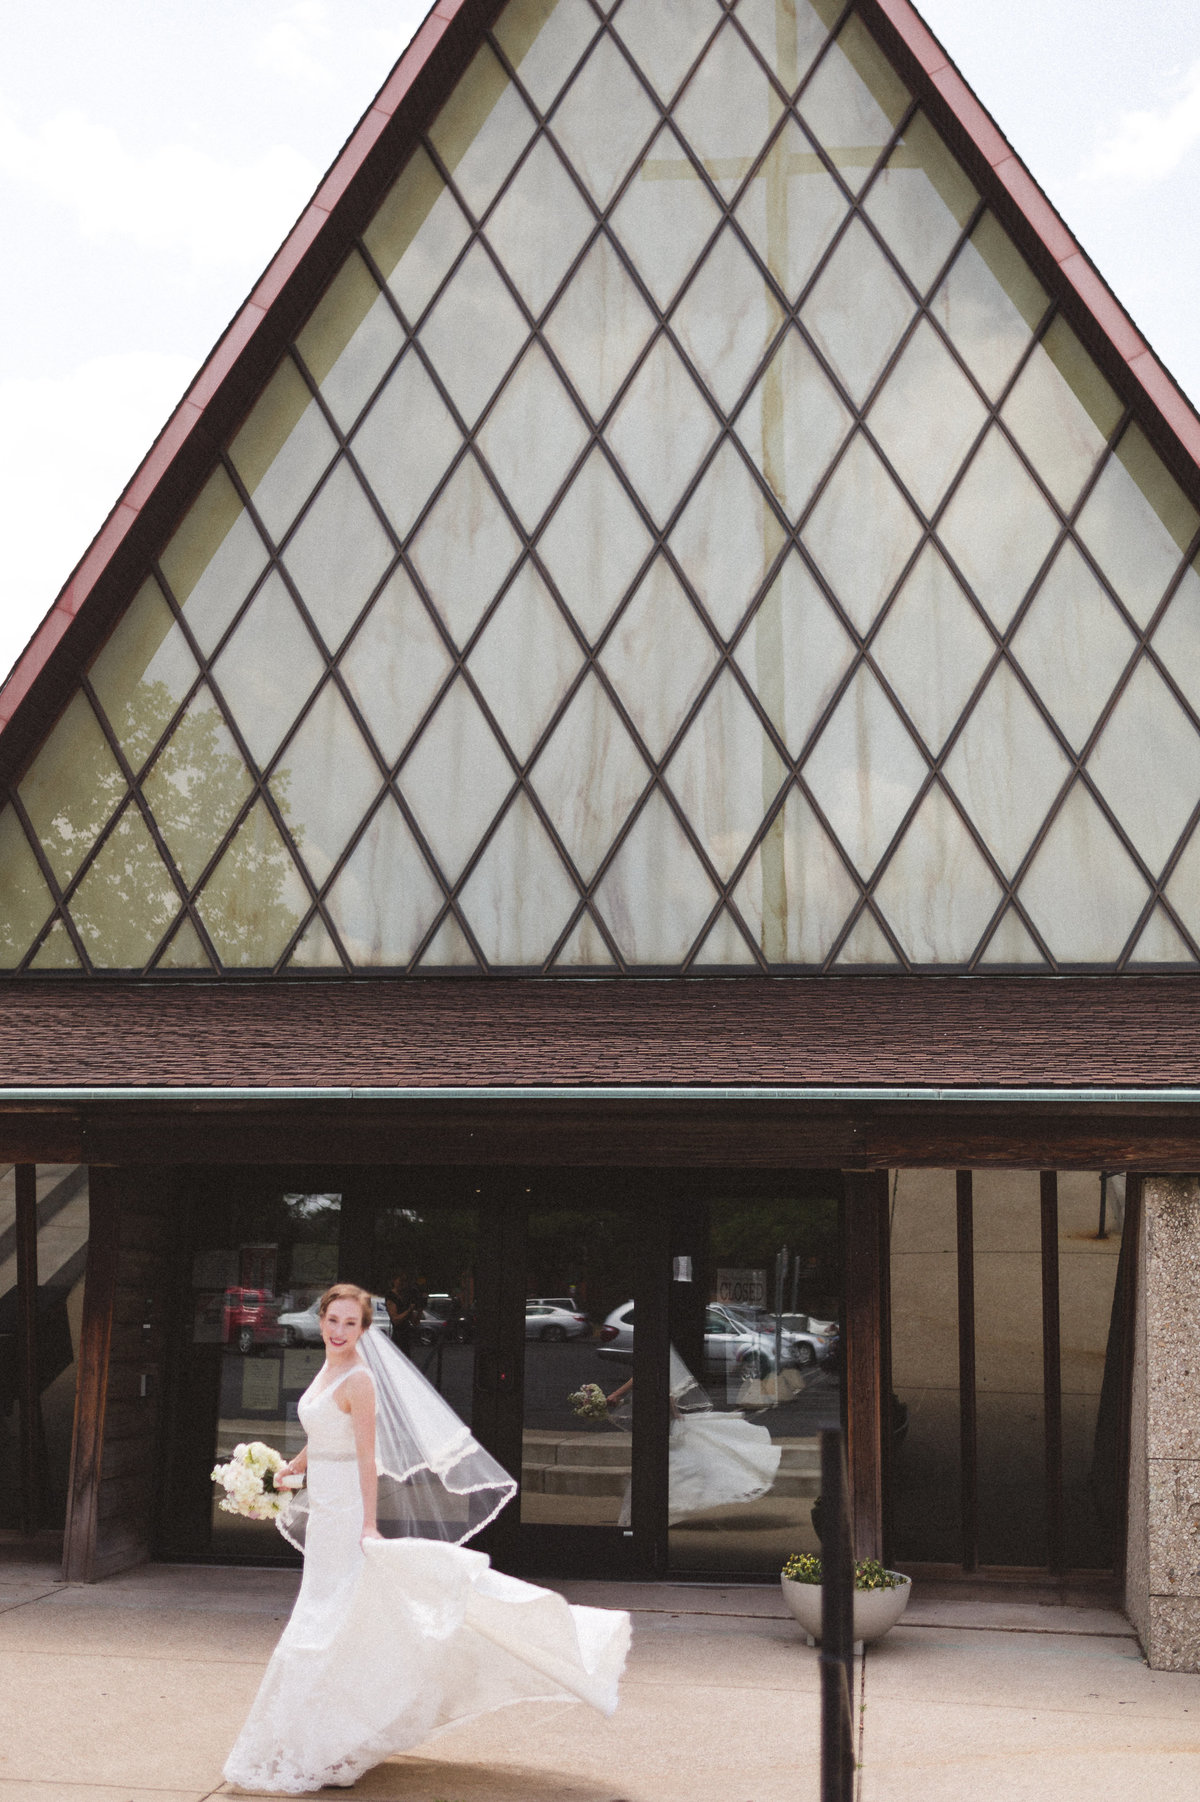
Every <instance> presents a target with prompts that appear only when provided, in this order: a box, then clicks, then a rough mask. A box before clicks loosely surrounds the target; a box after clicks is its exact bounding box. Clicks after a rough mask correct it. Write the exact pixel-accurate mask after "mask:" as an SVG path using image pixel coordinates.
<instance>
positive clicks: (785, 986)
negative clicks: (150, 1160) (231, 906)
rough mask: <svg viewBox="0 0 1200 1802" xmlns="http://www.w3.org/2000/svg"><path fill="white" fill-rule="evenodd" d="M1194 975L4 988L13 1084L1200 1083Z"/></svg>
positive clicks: (1, 1074) (6, 1084)
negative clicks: (1192, 976)
mask: <svg viewBox="0 0 1200 1802" xmlns="http://www.w3.org/2000/svg"><path fill="white" fill-rule="evenodd" d="M1198 995H1200V992H1198V990H1197V987H1196V983H1195V980H1194V979H1193V978H1190V977H1187V976H1182V977H1175V976H1163V977H1155V976H1144V977H1137V976H1133V977H1063V978H1047V977H1044V976H1041V977H1037V978H1032V979H1024V978H1017V977H997V978H963V977H958V978H956V977H945V978H941V977H921V978H920V979H913V978H911V977H909V978H904V977H845V978H835V979H830V978H804V977H797V978H781V979H777V980H771V979H763V978H754V977H750V978H729V979H722V980H714V979H712V978H708V979H701V978H696V979H687V978H672V979H666V980H662V981H651V980H645V981H643V980H636V979H628V980H625V981H621V982H611V981H590V982H589V981H512V982H506V981H488V980H483V979H480V980H470V981H444V980H443V981H436V982H434V981H430V982H420V981H417V982H412V981H409V982H389V981H363V982H354V981H344V982H343V981H338V982H304V983H299V982H296V983H289V982H280V981H278V980H276V981H272V982H269V983H268V982H261V983H259V982H221V983H217V982H120V981H117V982H91V983H79V982H77V981H74V982H72V981H53V980H42V981H29V980H23V981H19V982H17V981H9V982H5V983H0V1087H3V1088H14V1087H24V1086H35V1085H36V1086H46V1087H58V1086H63V1087H65V1086H79V1085H103V1086H108V1085H135V1086H146V1087H154V1086H160V1085H169V1086H184V1085H202V1086H213V1087H250V1088H255V1087H263V1088H268V1087H283V1086H287V1087H294V1086H301V1087H315V1088H335V1087H431V1088H432V1087H436V1086H439V1085H463V1084H466V1085H471V1086H480V1087H484V1086H488V1085H504V1086H514V1085H566V1084H596V1085H603V1084H709V1085H720V1086H724V1085H754V1084H771V1085H775V1084H778V1085H793V1084H799V1085H812V1086H829V1085H856V1086H857V1085H862V1086H866V1085H889V1086H891V1085H905V1086H907V1085H913V1086H924V1085H934V1086H939V1087H941V1086H951V1087H974V1086H984V1087H1062V1088H1084V1087H1095V1088H1103V1087H1131V1088H1132V1087H1154V1086H1159V1087H1175V1086H1178V1087H1188V1086H1192V1085H1200V1006H1198V1005H1197V1001H1198Z"/></svg>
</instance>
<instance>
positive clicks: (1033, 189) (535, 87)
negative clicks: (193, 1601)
mask: <svg viewBox="0 0 1200 1802" xmlns="http://www.w3.org/2000/svg"><path fill="white" fill-rule="evenodd" d="M1198 544H1200V420H1198V419H1197V417H1196V415H1195V413H1194V412H1193V411H1192V409H1191V407H1190V406H1189V405H1188V403H1187V401H1186V400H1185V399H1184V397H1183V396H1182V395H1181V394H1180V392H1179V391H1178V389H1177V388H1176V387H1175V386H1174V384H1173V383H1172V381H1171V379H1170V377H1169V376H1168V375H1167V374H1166V372H1165V371H1164V370H1163V368H1162V367H1161V365H1160V364H1159V363H1158V362H1157V361H1156V359H1155V357H1154V355H1153V353H1152V352H1151V350H1150V349H1149V348H1148V347H1147V346H1146V344H1145V343H1144V341H1143V340H1142V339H1141V337H1140V336H1139V335H1138V332H1137V330H1136V328H1135V327H1134V325H1133V324H1132V323H1131V322H1130V320H1129V318H1128V317H1127V315H1126V314H1125V313H1124V312H1123V310H1122V309H1121V307H1120V305H1119V304H1118V302H1117V301H1116V300H1115V299H1114V297H1113V296H1112V294H1111V293H1110V292H1109V291H1108V289H1107V288H1106V286H1105V285H1104V283H1103V281H1102V279H1101V278H1100V276H1099V275H1098V274H1097V272H1096V271H1095V269H1094V268H1093V267H1092V265H1091V264H1090V263H1089V261H1088V260H1087V258H1086V256H1085V254H1084V253H1083V252H1082V251H1081V249H1080V247H1079V246H1078V245H1077V244H1076V242H1075V241H1074V239H1073V238H1072V237H1071V235H1070V233H1069V232H1068V231H1067V229H1066V227H1065V226H1064V225H1063V223H1062V221H1061V220H1060V219H1059V218H1058V216H1057V215H1056V213H1055V212H1054V211H1053V209H1052V208H1051V207H1050V205H1049V204H1048V202H1047V201H1046V199H1045V198H1044V196H1043V195H1042V194H1041V192H1040V190H1039V189H1038V187H1037V186H1036V183H1035V182H1034V180H1033V179H1032V177H1031V176H1030V174H1029V173H1028V172H1027V170H1026V169H1025V168H1024V167H1023V165H1022V164H1021V162H1020V161H1019V159H1018V158H1017V156H1016V155H1015V153H1014V152H1013V150H1012V149H1011V147H1010V146H1009V145H1008V143H1007V142H1006V141H1005V139H1004V138H1003V137H1002V136H1001V134H1000V132H999V131H998V130H997V128H996V126H995V125H994V124H993V123H992V121H991V120H990V119H989V118H988V117H987V115H986V114H985V113H984V111H983V110H982V108H981V107H980V106H979V104H978V102H977V101H976V100H975V98H974V97H973V95H972V94H971V92H970V90H969V89H968V88H967V86H966V85H965V83H964V82H963V80H962V79H961V77H960V76H959V75H958V73H957V72H956V70H955V69H954V67H953V66H952V64H951V63H950V62H949V61H948V59H947V57H946V55H945V53H944V52H943V51H942V50H941V48H940V47H939V45H938V44H937V43H936V41H935V40H934V39H933V38H932V37H931V35H930V34H929V32H928V31H927V30H926V28H925V27H924V25H923V24H922V22H921V20H920V19H919V17H918V15H917V14H916V12H915V11H914V10H913V8H912V6H911V5H910V4H909V3H908V0H614V3H611V4H610V3H609V0H505V3H504V4H496V3H495V0H438V3H437V5H436V6H435V7H434V8H433V11H432V12H431V13H430V14H429V16H428V18H427V19H426V21H425V23H424V25H423V26H422V28H421V29H420V31H419V32H418V34H417V36H416V38H415V39H414V41H413V43H412V45H411V47H410V48H409V49H408V51H407V52H406V53H405V55H404V56H403V57H402V58H401V60H400V62H399V63H398V64H397V66H396V68H395V69H394V70H393V72H392V73H391V75H390V76H389V78H388V80H387V81H386V82H385V84H384V86H383V88H382V89H381V90H380V93H379V95H378V96H377V98H376V99H375V101H374V102H373V103H372V105H371V106H370V108H369V110H368V111H367V113H366V114H365V115H364V117H363V120H362V122H361V124H360V125H359V126H358V128H357V130H356V131H355V132H354V134H353V136H352V137H351V138H350V140H349V142H348V143H347V145H346V147H345V149H344V151H343V152H342V154H341V155H340V156H339V158H338V159H337V161H336V163H335V164H334V166H333V168H332V169H331V170H330V172H329V174H328V176H327V177H326V179H325V181H324V182H323V184H322V186H321V187H320V188H319V190H318V192H317V194H316V196H315V197H314V199H313V201H312V203H311V205H310V206H309V207H308V209H307V210H306V211H305V213H304V214H303V215H302V217H301V219H300V220H299V222H298V224H297V225H296V227H295V229H294V231H293V232H292V233H291V235H290V236H289V238H288V239H287V242H286V243H285V244H284V246H283V248H282V249H281V250H280V252H279V254H278V256H277V257H276V258H275V260H274V261H273V262H272V264H271V265H270V267H269V268H268V270H267V272H266V274H265V275H264V277H263V279H262V281H261V282H260V283H259V285H258V287H257V288H256V289H255V290H254V292H253V293H252V294H251V296H250V298H249V300H248V301H247V302H246V304H245V306H244V307H243V308H242V310H241V312H240V313H239V314H238V316H237V317H236V319H235V320H234V321H233V323H232V324H231V326H230V327H229V330H228V331H227V333H226V334H225V336H224V337H223V338H222V340H221V341H220V343H219V344H218V346H217V348H216V350H215V351H214V353H213V355H212V356H211V358H210V359H209V361H208V363H207V364H206V365H205V367H204V369H203V370H202V371H201V373H200V374H199V376H198V377H197V379H196V382H195V383H194V385H193V386H192V388H191V389H190V390H189V392H188V394H187V395H186V397H185V398H184V400H183V401H182V402H181V403H180V405H179V407H178V408H177V410H176V412H175V413H174V414H173V415H172V417H171V419H170V421H169V422H168V424H167V426H166V427H165V429H164V431H163V433H162V435H161V436H160V437H159V439H158V440H157V442H156V443H155V444H154V446H153V447H152V449H151V451H150V453H149V455H148V456H147V458H146V460H145V462H144V463H143V465H142V466H141V468H140V469H139V470H138V472H137V474H136V475H135V476H134V478H133V480H132V482H131V483H130V485H129V487H128V488H127V489H126V491H125V493H124V494H123V495H122V496H121V498H120V500H119V502H118V504H117V506H116V508H115V510H114V512H113V513H112V515H111V517H110V518H109V520H108V522H107V524H106V525H105V527H104V529H103V531H102V532H101V533H100V536H99V537H98V538H97V540H96V542H95V543H94V545H93V546H92V548H91V550H90V551H89V552H88V554H87V556H86V557H85V558H84V560H83V562H82V563H81V564H80V566H79V568H78V569H77V570H76V572H75V574H74V575H73V577H72V578H71V581H70V582H69V583H68V585H67V587H66V589H65V590H64V592H63V593H62V595H61V596H60V597H59V599H58V601H57V602H56V603H55V605H54V607H53V608H52V610H51V612H50V613H49V615H48V616H47V618H46V620H45V622H44V623H43V625H42V626H41V628H40V630H39V631H38V632H37V634H36V636H35V637H34V639H33V641H32V643H31V645H30V646H29V649H28V650H27V651H26V653H25V655H24V657H23V658H22V659H21V661H20V662H19V663H18V665H17V667H16V669H15V671H14V672H13V674H12V675H11V677H10V678H9V680H8V682H7V685H6V686H5V687H4V689H3V690H2V691H0V971H2V972H3V974H2V975H0V1157H2V1158H3V1159H4V1160H6V1166H5V1168H6V1174H5V1175H4V1176H3V1179H2V1180H0V1401H2V1403H3V1407H2V1408H0V1443H2V1444H3V1447H4V1451H5V1454H6V1456H7V1458H8V1463H7V1465H6V1468H7V1469H11V1470H13V1471H14V1472H15V1471H19V1473H20V1479H19V1481H17V1480H13V1481H10V1482H7V1483H5V1484H4V1485H3V1486H0V1529H3V1530H5V1531H9V1532H11V1533H20V1532H34V1531H40V1532H47V1531H51V1532H55V1533H62V1534H63V1536H64V1560H65V1569H66V1573H67V1574H68V1575H69V1576H72V1577H77V1578H79V1577H81V1578H95V1577H99V1576H103V1575H105V1574H106V1573H108V1572H111V1571H114V1570H116V1569H119V1568H121V1567H122V1566H123V1565H126V1564H129V1563H131V1562H135V1561H137V1560H139V1559H142V1558H146V1557H148V1556H154V1557H180V1558H192V1559H197V1558H198V1559H204V1558H212V1559H221V1560H229V1559H238V1558H241V1559H248V1560H254V1559H263V1558H271V1557H276V1556H278V1555H279V1553H280V1549H281V1548H280V1544H279V1543H277V1540H276V1536H274V1535H272V1534H271V1532H270V1530H269V1529H267V1528H265V1527H260V1526H258V1525H257V1524H255V1523H246V1522H242V1521H238V1520H236V1519H234V1518H232V1517H230V1516H229V1515H226V1514H220V1513H218V1512H216V1511H215V1509H214V1498H213V1493H212V1486H211V1483H210V1481H209V1470H210V1467H211V1466H212V1464H213V1462H214V1458H215V1457H216V1456H217V1455H218V1454H221V1453H225V1452H227V1451H228V1449H229V1447H230V1446H231V1445H232V1443H233V1442H234V1440H236V1439H241V1438H249V1437H260V1438H268V1439H273V1440H274V1441H275V1442H276V1443H278V1444H280V1445H281V1446H283V1445H294V1444H295V1443H296V1435H297V1433H298V1431H299V1429H298V1426H297V1424H296V1407H295V1405H296V1399H297V1397H298V1395H299V1393H300V1392H301V1390H302V1389H303V1388H304V1386H305V1384H306V1383H307V1382H308V1380H309V1377H310V1375H311V1373H312V1370H313V1368H314V1364H315V1360H317V1359H318V1357H319V1353H318V1351H317V1350H316V1349H314V1348H315V1344H316V1335H315V1328H314V1323H313V1306H312V1304H313V1301H314V1298H315V1297H316V1296H317V1295H318V1294H319V1293H320V1290H321V1288H322V1287H323V1286H324V1285H325V1284H326V1283H327V1282H328V1281H329V1280H331V1279H332V1278H333V1277H335V1276H336V1275H339V1274H340V1275H343V1276H346V1277H349V1278H353V1279H355V1280H357V1281H360V1282H363V1283H365V1284H367V1285H368V1286H369V1287H370V1288H371V1289H372V1290H373V1292H374V1293H375V1294H377V1295H378V1296H379V1297H380V1301H379V1303H378V1308H379V1317H380V1322H381V1330H389V1321H394V1322H395V1326H394V1331H395V1333H396V1335H397V1336H398V1337H400V1339H401V1341H402V1343H404V1344H405V1345H406V1347H407V1349H408V1350H409V1351H410V1353H411V1355H413V1356H414V1357H416V1358H417V1359H418V1360H419V1361H420V1362H421V1364H422V1367H423V1368H425V1369H426V1370H427V1372H428V1374H429V1375H430V1378H431V1380H433V1381H436V1382H437V1383H438V1384H439V1386H440V1387H441V1388H442V1390H443V1392H444V1393H445V1394H446V1395H447V1396H448V1397H449V1398H450V1399H451V1400H452V1402H453V1403H454V1405H455V1406H456V1407H458V1408H459V1409H460V1411H461V1412H462V1414H463V1416H464V1418H466V1419H469V1420H470V1421H471V1423H472V1425H473V1428H474V1430H475V1432H476V1433H477V1434H478V1435H479V1437H480V1438H481V1439H483V1440H484V1441H485V1442H486V1443H487V1444H488V1445H489V1446H490V1447H491V1449H493V1450H494V1451H495V1452H496V1453H497V1455H498V1456H499V1457H501V1458H502V1459H503V1460H504V1462H505V1463H506V1464H507V1465H508V1466H509V1468H510V1469H512V1470H513V1471H514V1472H516V1473H519V1474H520V1476H521V1492H520V1498H519V1504H518V1505H517V1506H515V1507H514V1508H512V1509H510V1510H509V1511H508V1515H507V1516H506V1517H504V1518H502V1519H501V1520H500V1521H499V1522H498V1523H497V1524H496V1526H495V1528H494V1529H493V1530H492V1533H493V1537H492V1541H491V1550H492V1552H493V1555H494V1556H495V1558H496V1559H497V1561H498V1562H500V1563H501V1564H503V1565H506V1566H507V1567H508V1568H517V1569H524V1570H530V1571H535V1572H536V1571H554V1572H559V1573H571V1572H588V1573H604V1572H610V1573H612V1574H614V1575H616V1574H621V1575H637V1574H646V1575H663V1574H670V1575H672V1576H678V1577H680V1578H684V1577H706V1578H713V1577H720V1578H725V1579H729V1578H737V1579H748V1578H762V1579H764V1580H771V1579H773V1577H774V1576H775V1575H776V1574H777V1572H778V1569H779V1565H780V1562H781V1560H782V1557H783V1556H785V1555H786V1554H787V1553H788V1552H790V1551H795V1550H802V1549H805V1548H810V1547H812V1546H814V1545H815V1543H816V1541H815V1539H814V1529H813V1524H812V1518H811V1516H812V1505H813V1501H814V1498H815V1491H816V1487H817V1483H816V1465H815V1460H814V1447H815V1445H816V1439H815V1435H816V1433H817V1432H818V1430H819V1428H820V1427H821V1426H822V1425H827V1424H830V1423H834V1422H837V1421H838V1420H839V1419H841V1420H844V1422H845V1425H846V1428H847V1432H848V1442H849V1451H850V1464H851V1473H852V1484H853V1499H854V1514H855V1525H856V1534H857V1541H858V1548H859V1552H860V1555H866V1554H879V1555H883V1556H886V1557H887V1558H888V1559H889V1560H890V1561H891V1562H892V1563H894V1564H897V1565H899V1566H900V1567H901V1568H902V1569H904V1570H907V1571H912V1572H913V1573H915V1574H916V1575H917V1576H918V1578H919V1577H920V1576H921V1574H922V1573H925V1574H931V1573H932V1574H936V1575H937V1576H939V1577H940V1578H943V1579H945V1578H948V1577H951V1576H953V1575H954V1574H955V1573H966V1574H969V1575H971V1576H972V1577H973V1579H974V1580H977V1581H985V1580H986V1581H994V1582H996V1583H1003V1582H1005V1581H1011V1580H1013V1579H1014V1578H1020V1579H1021V1580H1022V1581H1025V1582H1033V1581H1044V1582H1045V1583H1047V1584H1054V1585H1057V1586H1061V1585H1062V1584H1064V1583H1073V1584H1076V1585H1084V1586H1087V1585H1091V1586H1093V1587H1095V1588H1099V1589H1103V1588H1105V1587H1106V1586H1107V1587H1109V1588H1115V1590H1116V1591H1117V1592H1118V1593H1121V1594H1123V1595H1124V1596H1125V1598H1126V1605H1127V1607H1128V1608H1129V1611H1130V1614H1131V1617H1132V1618H1133V1620H1134V1622H1135V1624H1136V1626H1137V1628H1138V1631H1139V1633H1140V1635H1141V1638H1142V1642H1143V1645H1144V1646H1145V1648H1146V1650H1147V1652H1148V1654H1149V1656H1150V1658H1151V1662H1152V1663H1154V1664H1156V1665H1165V1666H1173V1667H1175V1668H1192V1669H1194V1668H1197V1667H1200V1555H1198V1554H1200V1544H1198V1543H1197V1532H1198V1529H1197V1527H1196V1525H1195V1521H1196V1518H1197V1504H1198V1501H1200V1459H1198V1457H1197V1448H1198V1446H1200V1309H1198V1307H1197V1301H1198V1300H1200V1295H1198V1291H1200V1275H1198V1274H1197V1272H1198V1270H1200V1181H1198V1179H1197V1175H1196V1173H1197V1172H1200V1010H1198V1008H1197V1000H1198V998H1200V824H1198V821H1200V567H1198V565H1197V563H1196V561H1195V559H1196V555H1197V546H1198ZM389 1301H390V1303H391V1308H390V1313H389V1310H388V1306H387V1303H388V1302H389ZM635 1320H636V1331H635ZM673 1354H674V1355H673ZM680 1364H682V1365H684V1366H686V1369H687V1371H688V1372H689V1373H690V1376H691V1378H692V1379H693V1381H692V1392H693V1393H694V1392H695V1391H696V1390H701V1391H703V1394H704V1395H705V1397H706V1399H707V1403H708V1405H709V1406H710V1407H711V1409H712V1410H713V1411H716V1412H720V1411H725V1412H729V1411H737V1412H739V1413H741V1414H742V1415H743V1416H744V1418H745V1420H746V1421H748V1422H750V1423H751V1424H752V1425H753V1427H754V1429H755V1432H756V1434H757V1436H758V1443H760V1444H761V1445H763V1446H765V1447H767V1448H768V1451H769V1457H767V1456H766V1455H764V1458H763V1460H762V1461H761V1463H762V1468H763V1469H764V1470H768V1469H769V1470H770V1472H772V1473H773V1474H770V1475H769V1476H768V1477H767V1479H766V1480H765V1481H762V1480H760V1481H758V1482H757V1483H755V1482H753V1481H750V1480H746V1481H745V1482H744V1483H743V1484H742V1486H741V1488H739V1487H738V1486H737V1484H736V1483H735V1482H733V1481H732V1480H731V1479H729V1476H728V1473H727V1472H725V1473H722V1472H721V1471H720V1470H717V1469H714V1470H713V1471H711V1472H709V1473H708V1475H707V1476H704V1477H703V1478H702V1480H701V1479H697V1478H696V1475H695V1473H694V1472H693V1473H692V1474H691V1479H690V1480H689V1482H688V1483H684V1482H683V1481H682V1479H681V1477H680V1474H679V1472H678V1470H677V1468H676V1465H675V1464H673V1461H672V1431H671V1428H672V1411H673V1405H677V1403H678V1397H676V1403H675V1404H673V1402H672V1387H673V1385H676V1373H677V1372H678V1370H679V1366H680ZM630 1375H632V1376H633V1378H634V1393H635V1394H636V1396H637V1406H636V1408H635V1409H634V1411H633V1416H632V1425H630V1421H629V1420H628V1419H627V1418H623V1419H622V1420H620V1421H618V1420H616V1419H614V1420H612V1421H608V1422H599V1423H597V1422H592V1421H588V1420H586V1419H581V1418H580V1417H579V1416H578V1415H577V1414H576V1413H575V1412H574V1409H573V1405H572V1403H571V1402H570V1400H569V1398H570V1396H572V1395H573V1394H574V1393H576V1392H577V1391H578V1390H579V1388H580V1386H581V1385H582V1384H583V1383H585V1382H590V1381H596V1382H598V1383H600V1384H601V1385H602V1386H603V1387H605V1388H606V1389H609V1390H611V1389H613V1388H615V1387H617V1386H618V1385H619V1384H622V1383H623V1382H624V1380H625V1378H626V1377H628V1376H630ZM676 1463H677V1461H676Z"/></svg>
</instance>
